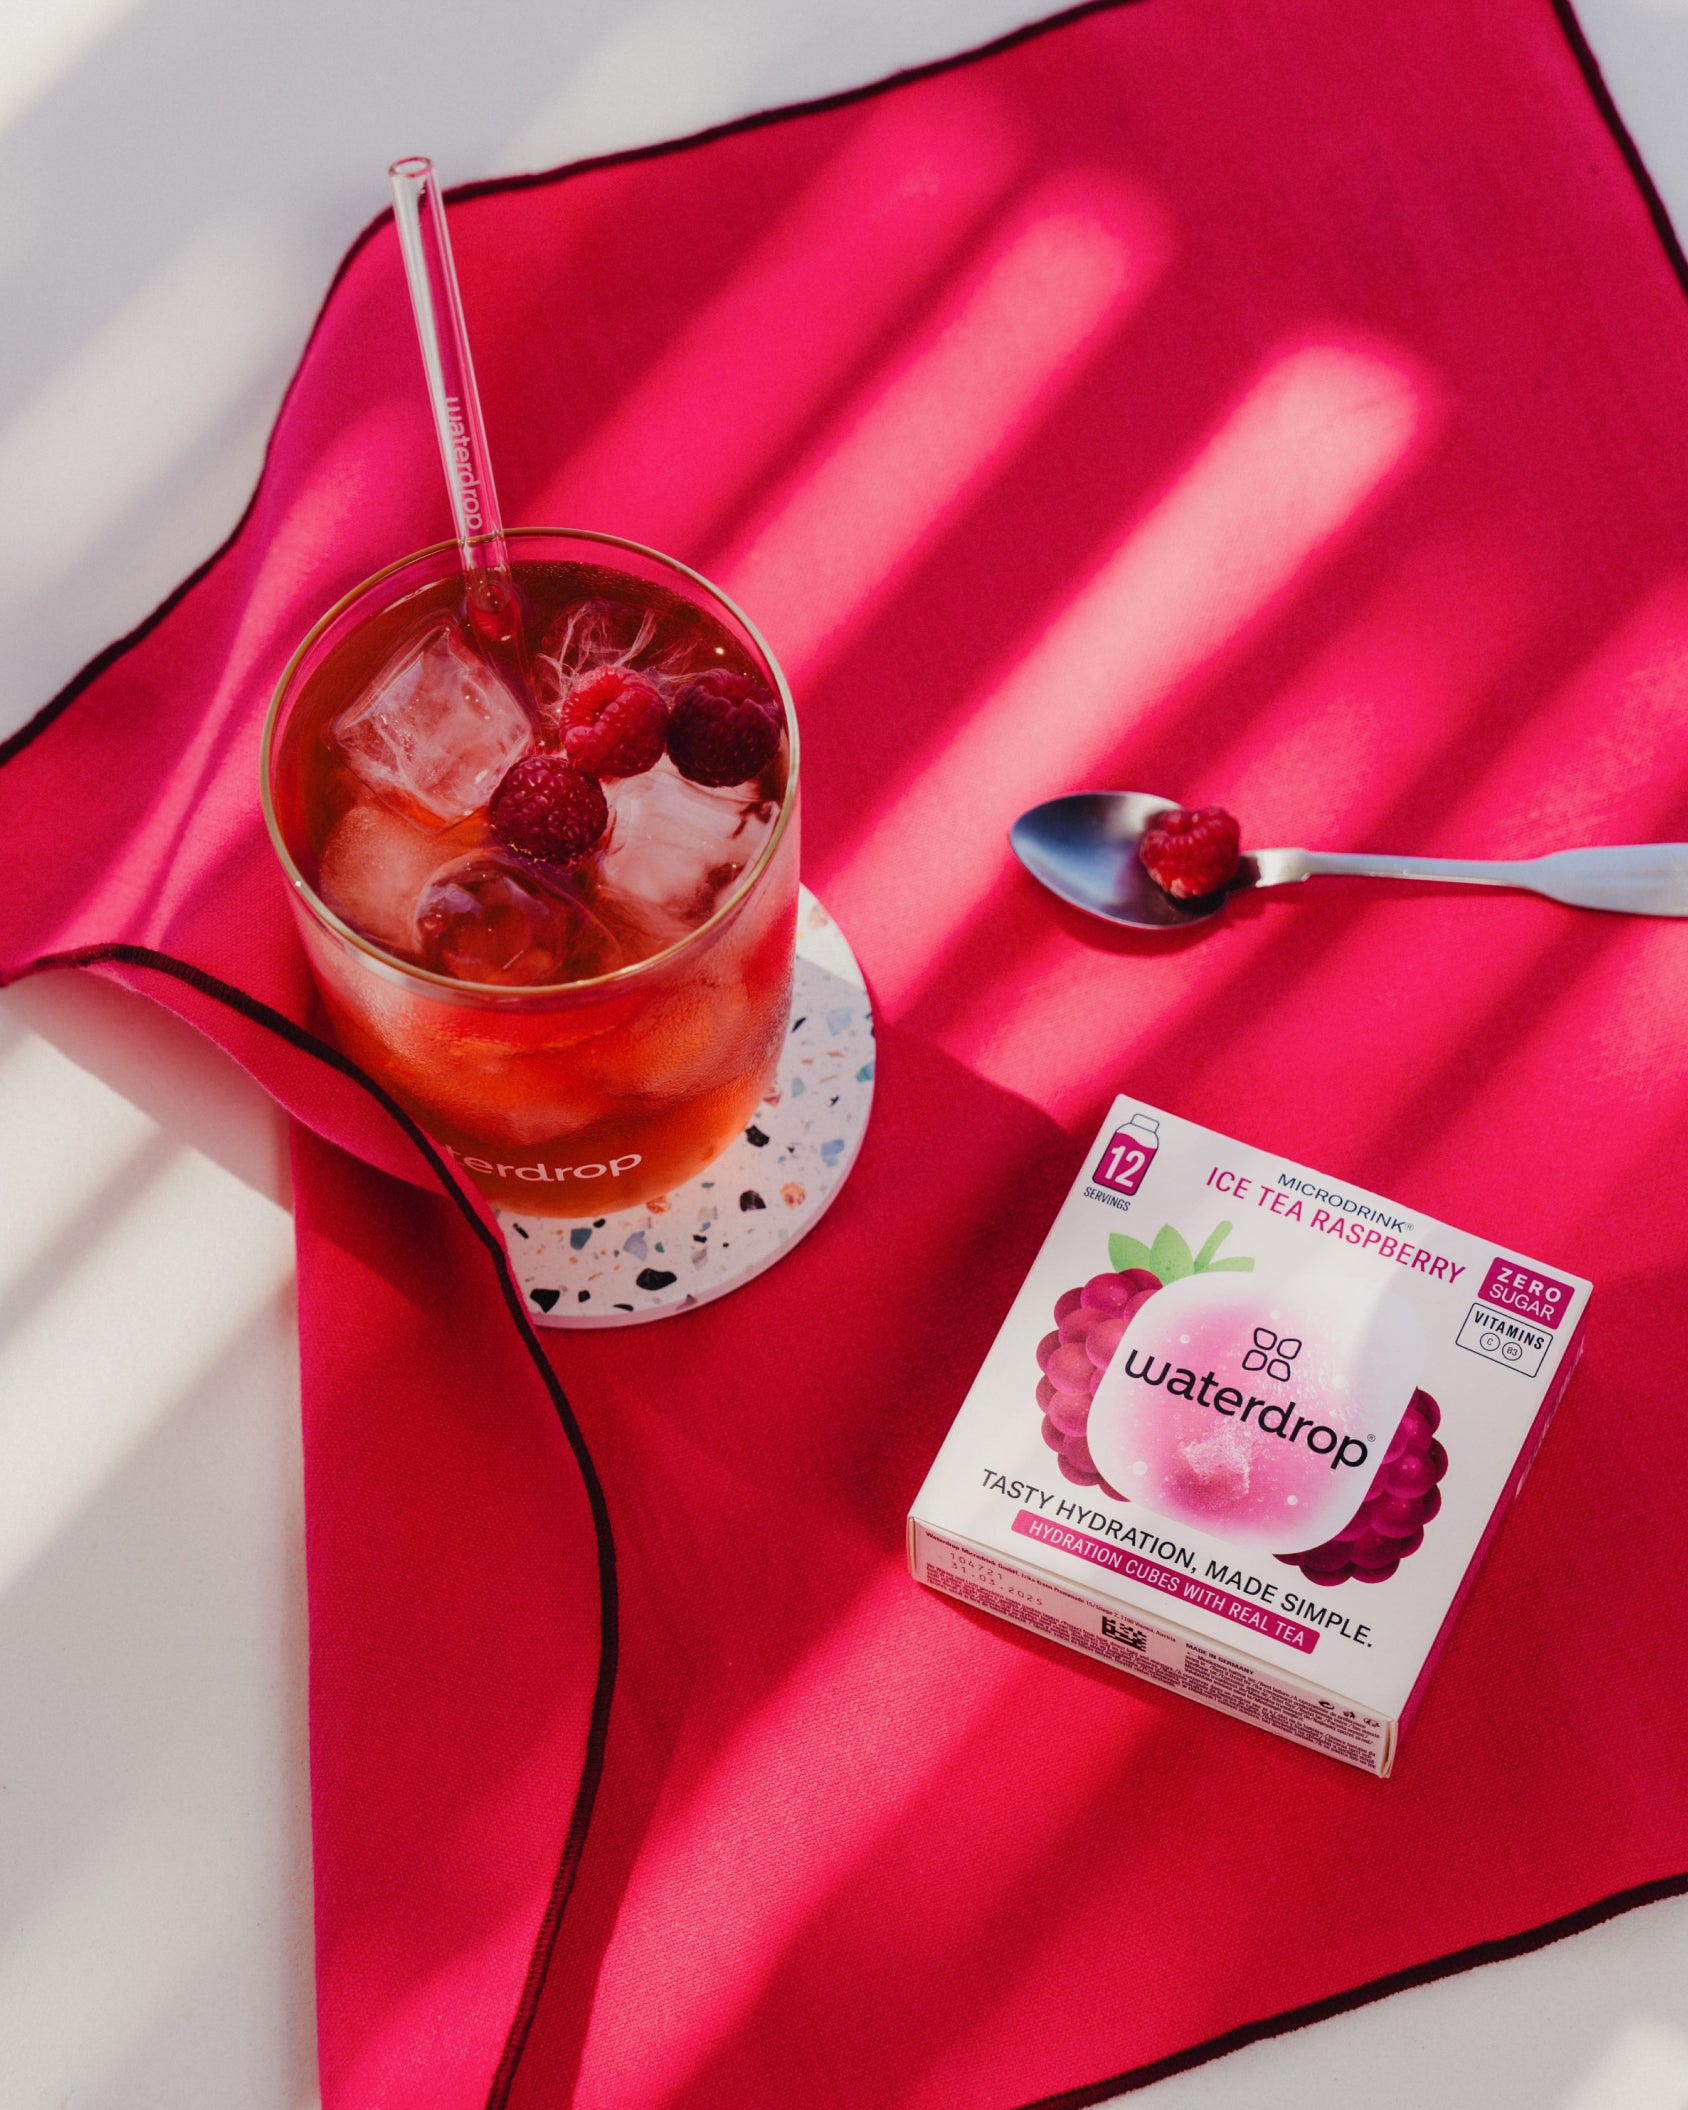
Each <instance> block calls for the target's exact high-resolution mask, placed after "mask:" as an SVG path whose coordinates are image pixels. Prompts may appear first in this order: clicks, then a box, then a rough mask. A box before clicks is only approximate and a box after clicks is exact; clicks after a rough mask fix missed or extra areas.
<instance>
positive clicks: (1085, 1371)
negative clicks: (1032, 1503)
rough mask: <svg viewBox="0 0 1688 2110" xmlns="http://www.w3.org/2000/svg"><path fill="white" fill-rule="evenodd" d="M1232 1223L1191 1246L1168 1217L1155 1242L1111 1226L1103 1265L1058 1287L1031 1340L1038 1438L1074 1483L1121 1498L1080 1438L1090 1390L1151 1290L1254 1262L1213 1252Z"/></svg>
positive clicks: (1246, 1268) (1243, 1268)
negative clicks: (1079, 1281)
mask: <svg viewBox="0 0 1688 2110" xmlns="http://www.w3.org/2000/svg"><path fill="white" fill-rule="evenodd" d="M1231 1229H1232V1227H1231V1225H1230V1224H1229V1223H1219V1224H1215V1226H1214V1227H1213V1229H1212V1230H1211V1231H1210V1232H1209V1233H1208V1235H1207V1237H1206V1239H1205V1240H1204V1241H1203V1243H1202V1246H1201V1248H1200V1250H1199V1251H1198V1252H1194V1253H1192V1252H1191V1250H1190V1243H1189V1240H1188V1239H1187V1238H1185V1236H1184V1234H1183V1232H1182V1231H1179V1230H1177V1229H1176V1228H1175V1227H1174V1226H1173V1225H1171V1224H1162V1225H1161V1227H1160V1229H1159V1231H1158V1232H1156V1234H1155V1241H1154V1244H1153V1245H1145V1244H1144V1243H1143V1241H1142V1240H1141V1239H1140V1238H1132V1237H1129V1236H1128V1235H1127V1234H1126V1233H1124V1232H1122V1231H1116V1232H1115V1233H1114V1234H1113V1236H1112V1237H1111V1238H1109V1240H1108V1260H1109V1269H1108V1272H1107V1273H1105V1274H1101V1275H1092V1276H1091V1278H1090V1280H1089V1281H1088V1282H1086V1283H1085V1284H1083V1286H1082V1287H1081V1288H1079V1289H1069V1290H1064V1291H1063V1292H1062V1294H1061V1295H1060V1296H1059V1297H1057V1298H1056V1300H1055V1312H1054V1317H1055V1331H1054V1332H1053V1333H1050V1334H1046V1335H1045V1336H1044V1338H1043V1339H1042V1340H1041V1341H1039V1343H1038V1345H1037V1362H1038V1368H1039V1369H1040V1370H1041V1371H1042V1373H1043V1375H1042V1376H1041V1377H1040V1378H1039V1379H1038V1384H1037V1403H1038V1406H1039V1408H1040V1409H1041V1410H1042V1413H1043V1440H1044V1442H1045V1443H1047V1444H1048V1446H1049V1448H1050V1449H1051V1450H1052V1451H1053V1452H1054V1453H1055V1455H1056V1463H1057V1464H1058V1465H1059V1467H1060V1470H1061V1473H1062V1475H1063V1476H1064V1477H1065V1478H1066V1479H1068V1480H1071V1481H1072V1482H1073V1484H1074V1486H1076V1487H1100V1488H1101V1490H1102V1492H1103V1493H1104V1494H1105V1495H1107V1496H1108V1497H1109V1499H1110V1500H1111V1501H1115V1502H1123V1501H1125V1500H1126V1499H1127V1498H1126V1497H1125V1496H1124V1495H1122V1494H1121V1493H1119V1491H1118V1490H1117V1489H1116V1488H1112V1487H1110V1486H1109V1485H1108V1483H1107V1482H1106V1481H1105V1480H1104V1479H1103V1478H1102V1475H1101V1474H1100V1473H1099V1472H1098V1471H1097V1470H1096V1461H1095V1460H1094V1459H1093V1458H1092V1457H1091V1455H1090V1446H1089V1444H1088V1443H1087V1442H1086V1441H1085V1424H1086V1422H1087V1420H1088V1419H1089V1415H1090V1401H1091V1397H1092V1395H1093V1394H1094V1392H1095V1390H1096V1387H1097V1386H1098V1385H1099V1384H1100V1383H1101V1381H1102V1373H1103V1372H1104V1371H1105V1370H1106V1369H1107V1367H1108V1365H1109V1363H1110V1362H1112V1360H1113V1356H1114V1350H1115V1349H1116V1348H1117V1347H1118V1346H1119V1344H1120V1341H1121V1340H1122V1339H1123V1337H1124V1334H1125V1329H1126V1328H1127V1327H1128V1326H1129V1325H1130V1323H1131V1321H1132V1319H1133V1318H1134V1317H1135V1315H1136V1313H1137V1312H1138V1311H1139V1310H1140V1309H1141V1308H1142V1306H1143V1305H1144V1304H1146V1303H1147V1302H1148V1300H1149V1299H1150V1298H1151V1297H1152V1296H1153V1295H1154V1294H1155V1292H1156V1290H1158V1289H1161V1288H1163V1287H1164V1286H1165V1285H1166V1284H1167V1283H1169V1282H1178V1281H1181V1280H1182V1279H1183V1278H1184V1277H1185V1276H1186V1275H1205V1274H1216V1273H1220V1272H1222V1271H1226V1270H1228V1271H1230V1272H1232V1273H1236V1274H1243V1273H1247V1272H1248V1271H1249V1270H1250V1269H1252V1268H1253V1266H1254V1262H1253V1261H1252V1260H1250V1259H1247V1258H1245V1257H1244V1256H1243V1255H1241V1254H1233V1255H1231V1256H1230V1257H1229V1258H1227V1259H1224V1260H1221V1259H1219V1258H1218V1257H1217V1256H1218V1253H1219V1248H1220V1247H1221V1246H1222V1245H1223V1244H1224V1243H1225V1241H1226V1239H1227V1238H1229V1237H1230V1235H1231Z"/></svg>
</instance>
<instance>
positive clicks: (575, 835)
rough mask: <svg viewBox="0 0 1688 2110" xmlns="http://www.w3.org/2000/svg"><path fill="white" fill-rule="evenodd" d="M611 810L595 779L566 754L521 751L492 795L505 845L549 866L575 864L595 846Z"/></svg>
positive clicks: (490, 815)
mask: <svg viewBox="0 0 1688 2110" xmlns="http://www.w3.org/2000/svg"><path fill="white" fill-rule="evenodd" d="M609 818H610V809H609V806H608V804H607V803H606V801H605V798H604V793H603V787H602V786H601V785H600V784H599V782H598V780H597V778H596V777H589V776H586V775H585V774H584V773H583V772H582V771H580V770H578V769H576V768H575V766H574V764H573V763H572V762H570V761H568V760H567V759H566V758H565V757H564V756H562V755H553V754H537V755H523V757H522V759H521V760H520V761H519V762H518V763H516V764H515V766H514V767H513V768H512V769H511V770H510V771H509V772H508V774H507V775H506V776H505V778H504V781H503V782H502V783H501V784H500V785H499V787H498V789H497V790H496V791H495V792H494V793H493V795H492V799H491V803H490V804H489V806H488V808H487V819H488V820H489V822H490V823H491V826H492V832H493V834H494V835H496V836H497V838H498V840H499V841H500V842H501V843H503V844H504V846H505V848H506V849H510V850H516V851H519V852H520V853H521V855H522V856H524V857H537V858H541V859H543V860H544V861H545V862H547V863H549V864H572V863H573V862H574V861H575V859H576V858H578V857H584V856H585V855H586V853H587V851H588V850H591V849H593V848H595V847H596V845H597V844H598V842H599V841H600V839H601V838H602V836H603V832H604V830H605V828H607V827H608V826H609Z"/></svg>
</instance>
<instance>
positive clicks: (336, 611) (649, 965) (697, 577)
mask: <svg viewBox="0 0 1688 2110" xmlns="http://www.w3.org/2000/svg"><path fill="white" fill-rule="evenodd" d="M504 539H505V540H506V542H509V543H512V544H519V543H522V542H527V541H544V540H547V539H550V540H559V539H560V540H564V541H569V542H596V543H601V544H602V545H603V546H604V547H605V548H607V549H623V550H629V551H631V552H632V553H633V555H635V556H637V557H644V558H647V559H649V560H650V561H651V562H652V563H654V564H659V565H661V566H662V567H663V568H664V570H666V571H671V572H675V573H678V574H679V576H680V577H681V578H684V579H689V580H691V581H692V583H693V584H694V585H696V586H700V587H702V589H703V591H704V593H705V594H707V595H708V596H709V598H710V599H711V600H712V601H715V602H716V603H718V604H719V605H720V606H721V607H722V608H724V609H726V611H727V613H728V614H729V615H730V616H731V617H732V618H733V620H734V621H735V622H736V623H738V624H739V625H740V626H741V627H742V628H743V630H744V632H745V634H746V636H747V637H748V638H749V639H750V641H751V643H752V644H753V645H754V646H755V647H756V650H757V652H758V653H759V654H760V655H761V659H762V663H763V665H764V666H765V667H766V668H767V670H768V672H769V673H770V674H771V675H772V676H773V677H774V687H775V689H776V690H777V691H778V694H779V699H780V705H781V707H782V709H783V710H784V712H785V736H786V739H787V741H788V742H789V743H790V750H791V763H790V767H789V769H788V770H787V772H786V780H785V795H784V797H783V798H782V799H781V800H780V811H779V818H778V820H776V821H775V823H774V826H773V830H772V832H771V833H770V835H769V837H768V840H767V841H766V842H765V843H764V844H763V845H762V848H761V851H760V852H759V853H758V855H757V858H756V861H755V862H754V863H753V864H752V865H751V866H750V868H749V870H748V871H747V872H745V874H744V876H743V877H742V878H741V879H740V881H739V883H738V885H737V886H736V887H735V888H734V889H733V891H732V893H731V894H729V895H728V896H727V898H726V900H725V901H723V902H721V903H720V904H719V905H718V906H717V907H716V908H715V909H714V910H713V911H712V913H711V914H710V915H709V916H708V917H706V918H705V920H704V921H703V922H702V923H700V924H699V925H698V926H697V928H696V929H695V930H689V931H687V933H686V934H685V936H684V937H683V938H676V939H675V941H674V943H673V944H672V945H669V946H665V947H664V948H663V950H662V951H661V952H654V953H652V954H651V955H650V957H649V958H648V959H644V960H634V961H631V962H630V963H629V964H628V965H627V966H625V967H616V968H612V969H611V971H610V972H609V973H608V974H596V975H586V976H583V977H582V978H581V979H580V980H578V981H570V982H531V983H523V984H522V985H521V986H520V987H512V986H511V985H510V984H509V983H505V982H464V981H459V980H458V979H457V977H456V976H455V975H449V974H436V973H435V972H434V970H433V969H432V968H431V967H418V966H417V965H416V964H415V963H414V962H413V961H411V960H406V959H401V958H400V956H399V955H398V954H397V953H393V952H388V951H387V949H386V948H385V947H384V946H381V945H377V944H376V943H375V941H374V940H373V939H372V938H366V937H365V936H364V935H363V933H362V932H361V931H359V930H356V929H354V927H353V926H352V925H351V924H349V923H348V922H346V921H345V919H344V918H343V917H340V916H337V915H336V914H335V913H334V911H333V910H332V909H331V908H330V907H329V906H328V904H327V902H326V901H324V900H323V899H322V898H321V896H320V895H319V894H318V893H317V891H316V889H315V888H314V887H313V886H312V885H311V883H310V881H309V880H308V879H307V878H306V877H305V875H304V873H303V872H301V871H300V869H299V867H298V865H297V864H296V863H295V862H294V858H293V853H292V851H291V850H290V849H289V848H288V847H287V843H286V841H285V839H284V838H283V836H282V832H281V824H280V822H279V821H278V820H277V819H276V811H275V800H274V797H273V796H272V794H271V789H270V776H271V764H272V762H273V760H274V756H275V734H276V727H277V726H278V725H279V724H280V722H281V708H282V704H283V702H284V700H285V698H286V696H287V693H288V689H289V687H290V686H291V684H292V681H293V677H294V675H295V673H297V671H298V669H299V667H300V665H301V664H302V663H303V661H304V660H305V658H306V656H307V655H308V654H309V652H310V651H311V648H312V647H313V646H314V645H315V644H316V642H317V640H318V639H319V638H320V637H321V636H322V635H323V634H324V632H325V631H327V630H328V629H329V628H330V627H331V625H333V624H334V623H336V622H338V621H339V619H340V617H341V616H342V615H344V614H345V613H346V611H347V609H348V608H350V607H351V606H352V605H353V604H354V602H357V601H360V600H362V599H363V598H364V596H365V595H366V594H369V593H373V592H374V590H375V589H376V588H377V587H378V586H380V585H381V584H382V582H383V581H384V580H386V579H391V578H393V577H394V576H395V575H396V574H397V573H399V572H401V571H408V570H409V569H410V567H411V566H412V565H413V564H423V563H426V562H427V560H428V559H429V558H431V557H438V556H441V555H446V554H449V555H450V556H451V557H452V559H453V560H454V561H455V560H456V558H457V554H458V552H457V544H456V543H455V542H431V543H429V544H428V545H427V547H426V548H424V549H418V550H412V551H411V552H410V553H409V554H408V555H407V556H403V557H400V558H398V559H397V561H396V562H394V563H392V564H387V565H383V567H382V568H381V570H380V571H377V572H372V573H371V574H370V575H369V577H368V578H367V579H365V580H363V581H362V583H361V584H360V585H357V586H354V587H352V589H351V590H350V592H348V593H343V594H342V595H341V596H340V598H339V600H337V601H336V602H335V603H334V605H333V607H332V608H330V609H328V610H326V611H325V613H324V614H322V615H321V616H319V617H318V618H317V620H316V621H315V622H314V623H313V624H312V625H311V627H310V629H309V630H308V631H307V632H306V634H305V636H304V637H303V638H302V639H301V640H300V642H299V645H298V647H297V649H296V650H295V651H294V653H293V656H292V657H291V658H290V659H289V660H288V662H287V665H286V666H285V667H284V668H283V669H282V673H281V679H280V680H279V681H278V682H277V683H276V686H275V694H274V695H273V696H272V697H271V698H270V707H269V711H268V712H267V714H266V716H265V718H264V732H263V739H262V741H261V743H260V747H259V753H258V790H259V796H260V798H261V800H262V803H263V809H264V826H265V827H266V828H267V829H268V830H269V837H270V845H271V847H272V848H273V849H274V851H275V854H276V857H277V858H278V860H279V861H280V864H281V868H282V871H283V872H284V873H285V875H286V877H287V881H288V884H289V885H290V886H291V888H292V889H293V892H294V893H295V894H296V895H297V896H298V898H299V899H300V900H301V901H303V902H304V904H305V906H306V908H308V909H309V910H310V912H311V914H312V915H313V916H314V917H315V918H316V920H317V921H318V922H319V923H320V924H322V925H323V927H324V928H325V929H327V930H330V931H332V932H333V933H334V935H335V936H336V937H339V938H344V939H345V940H346V942H347V943H348V944H349V945H352V946H354V947H356V949H357V950H358V951H359V952H362V953H367V954H368V956H369V957H370V959H372V960H374V961H375V962H377V964H378V965H380V966H382V967H385V968H388V969H390V970H391V971H392V972H393V973H396V974H401V975H403V976H404V977H405V978H406V979H407V980H410V981H416V982H425V983H427V984H429V985H430V986H431V987H433V988H436V989H441V990H447V991H459V992H461V993H462V994H463V995H465V996H470V997H476V998H490V999H492V1000H493V1001H494V1002H496V1003H499V1004H506V1005H507V1004H520V1003H526V1002H528V1001H530V1000H531V999H533V998H534V997H542V996H562V995H573V994H575V993H576V992H579V991H583V990H600V989H610V988H616V987H625V986H627V985H628V984H629V983H631V982H635V981H637V980H638V978H639V977H640V976H641V975H648V974H651V973H653V972H654V971H655V970H656V969H658V968H660V967H663V966H665V965H666V964H668V963H669V962H670V961H672V960H674V959H676V958H678V957H679V956H680V955H681V954H682V953H684V952H687V951H689V950H690V949H691V948H692V947H693V946H694V945H696V944H698V943H699V942H700V941H701V940H702V939H703V938H705V937H706V936H707V935H708V934H709V932H710V931H712V930H715V929H716V928H717V927H718V926H719V925H720V924H721V923H722V922H724V921H725V920H726V918H727V917H729V916H730V915H732V914H733V912H734V911H735V910H736V909H737V908H738V906H739V905H740V903H741V902H743V901H744V899H745V897H746V896H747V895H748V894H749V893H750V891H751V889H752V887H754V886H755V884H756V882H757V880H758V879H760V877H761V876H762V874H763V873H764V872H765V871H766V870H767V868H768V866H769V865H770V864H771V863H772V861H773V858H774V854H775V852H776V851H777V850H778V848H779V846H780V844H781V843H782V842H783V841H784V839H785V832H786V829H787V827H788V826H789V824H790V821H791V816H792V813H793V811H794V809H795V806H796V797H795V794H796V790H797V772H798V747H797V712H796V708H795V706H794V705H793V703H792V700H791V690H790V688H789V687H788V686H787V683H786V678H785V670H784V668H783V667H781V665H780V663H779V661H778V660H777V659H776V658H775V657H774V655H773V653H772V652H771V651H770V650H769V649H768V641H767V639H766V638H765V637H763V635H762V633H761V631H760V630H758V629H757V627H756V625H755V624H754V623H753V622H752V621H751V620H750V618H749V616H747V615H746V614H745V612H744V610H743V609H742V608H740V607H739V605H738V603H737V602H736V601H734V600H732V599H731V598H730V596H728V595H727V594H724V593H723V592H722V591H721V589H720V587H718V586H716V585H715V584H714V583H713V582H712V581H711V580H708V579H706V578H705V577H704V576H703V574H702V572H699V571H693V569H692V568H691V566H690V565H689V564H682V563H681V562H680V560H679V558H678V557H670V556H668V555H667V554H666V553H665V552H664V551H662V550H658V549H652V548H651V547H650V546H649V544H648V543H643V542H633V541H630V540H629V539H628V538H627V536H625V535H608V534H604V533H602V532H600V531H599V530H598V529H595V528H506V529H505V531H504Z"/></svg>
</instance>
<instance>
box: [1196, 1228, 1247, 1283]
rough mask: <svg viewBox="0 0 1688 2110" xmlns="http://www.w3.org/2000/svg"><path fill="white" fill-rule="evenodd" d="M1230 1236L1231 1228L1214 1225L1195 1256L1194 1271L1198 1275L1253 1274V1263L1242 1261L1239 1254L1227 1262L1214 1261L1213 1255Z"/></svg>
mask: <svg viewBox="0 0 1688 2110" xmlns="http://www.w3.org/2000/svg"><path fill="white" fill-rule="evenodd" d="M1230 1235H1231V1226H1230V1225H1229V1224H1228V1223H1217V1224H1215V1225H1214V1227H1213V1229H1212V1230H1211V1231H1210V1232H1209V1233H1208V1235H1207V1242H1206V1244H1205V1245H1204V1246H1203V1247H1202V1249H1201V1251H1200V1252H1199V1253H1198V1254H1197V1255H1196V1270H1195V1271H1196V1273H1197V1274H1198V1275H1218V1274H1223V1273H1225V1272H1227V1271H1229V1272H1230V1273H1232V1274H1236V1275H1249V1274H1252V1273H1253V1272H1254V1262H1253V1261H1252V1260H1245V1259H1243V1257H1242V1256H1241V1254H1237V1255H1234V1256H1233V1257H1232V1258H1231V1259H1229V1260H1215V1259H1214V1257H1213V1256H1214V1254H1215V1253H1217V1252H1218V1250H1219V1248H1220V1247H1221V1246H1222V1245H1223V1244H1224V1243H1225V1241H1226V1239H1227V1238H1229V1237H1230Z"/></svg>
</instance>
